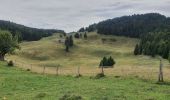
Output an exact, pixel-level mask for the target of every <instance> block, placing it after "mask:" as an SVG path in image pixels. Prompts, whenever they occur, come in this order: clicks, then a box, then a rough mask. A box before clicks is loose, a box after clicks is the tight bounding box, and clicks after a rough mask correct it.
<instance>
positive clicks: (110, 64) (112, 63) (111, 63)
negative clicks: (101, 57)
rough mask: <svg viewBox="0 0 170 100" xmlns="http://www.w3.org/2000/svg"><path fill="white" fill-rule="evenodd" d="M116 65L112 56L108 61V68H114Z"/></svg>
mask: <svg viewBox="0 0 170 100" xmlns="http://www.w3.org/2000/svg"><path fill="white" fill-rule="evenodd" d="M115 63H116V62H115V61H114V59H113V58H112V57H111V56H110V57H109V58H108V61H107V64H108V66H113V65H114V64H115Z"/></svg>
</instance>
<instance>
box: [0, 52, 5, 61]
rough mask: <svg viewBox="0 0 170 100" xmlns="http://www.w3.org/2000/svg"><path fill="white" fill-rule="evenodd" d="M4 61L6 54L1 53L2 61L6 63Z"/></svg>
mask: <svg viewBox="0 0 170 100" xmlns="http://www.w3.org/2000/svg"><path fill="white" fill-rule="evenodd" d="M4 60H5V54H1V53H0V61H4Z"/></svg>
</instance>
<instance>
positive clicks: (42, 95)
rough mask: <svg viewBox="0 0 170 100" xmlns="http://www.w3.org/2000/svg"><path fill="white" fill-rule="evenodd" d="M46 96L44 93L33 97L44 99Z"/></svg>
mask: <svg viewBox="0 0 170 100" xmlns="http://www.w3.org/2000/svg"><path fill="white" fill-rule="evenodd" d="M46 95H47V94H46V93H39V94H37V95H36V96H35V97H36V98H44V97H45V96H46Z"/></svg>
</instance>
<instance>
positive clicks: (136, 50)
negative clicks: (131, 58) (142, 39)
mask: <svg viewBox="0 0 170 100" xmlns="http://www.w3.org/2000/svg"><path fill="white" fill-rule="evenodd" d="M138 54H139V45H138V44H137V45H136V46H135V50H134V55H138Z"/></svg>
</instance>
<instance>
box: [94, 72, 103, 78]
mask: <svg viewBox="0 0 170 100" xmlns="http://www.w3.org/2000/svg"><path fill="white" fill-rule="evenodd" d="M103 77H105V75H104V73H98V74H97V75H96V76H95V79H100V78H103Z"/></svg>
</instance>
